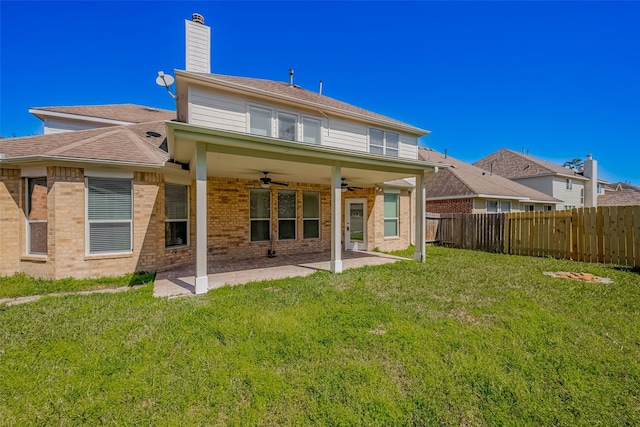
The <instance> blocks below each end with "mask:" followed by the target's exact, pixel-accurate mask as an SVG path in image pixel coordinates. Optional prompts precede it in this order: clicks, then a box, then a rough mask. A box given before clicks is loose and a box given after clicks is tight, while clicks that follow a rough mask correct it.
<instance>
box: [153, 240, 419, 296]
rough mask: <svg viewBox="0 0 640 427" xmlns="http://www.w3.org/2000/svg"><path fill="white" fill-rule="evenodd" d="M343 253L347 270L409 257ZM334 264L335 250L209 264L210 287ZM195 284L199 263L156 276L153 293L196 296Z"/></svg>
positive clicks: (304, 273)
mask: <svg viewBox="0 0 640 427" xmlns="http://www.w3.org/2000/svg"><path fill="white" fill-rule="evenodd" d="M341 255H342V268H343V270H346V269H351V268H359V267H364V266H367V265H381V264H389V263H394V262H398V261H402V260H406V258H401V257H397V256H393V255H388V254H383V253H379V252H365V251H343V252H342V254H341ZM330 264H331V252H319V253H313V254H295V255H278V256H276V257H274V258H268V257H259V258H255V259H249V260H241V261H236V262H230V263H225V264H223V265H217V266H212V265H209V269H208V274H207V279H208V280H207V281H208V289H207V290H210V289H215V288H220V287H222V286H233V285H242V284H245V283H249V282H260V281H264V280H277V279H284V278H288V277H303V276H308V275H310V274H312V273H315V272H316V271H322V270H325V271H331V268H330V267H331V266H330ZM195 284H196V269H195V266H189V267H182V268H176V269H172V270H168V271H163V272H160V273H158V274H157V275H156V279H155V282H154V284H153V296H155V297H176V296H184V295H194V294H195V293H196V288H195Z"/></svg>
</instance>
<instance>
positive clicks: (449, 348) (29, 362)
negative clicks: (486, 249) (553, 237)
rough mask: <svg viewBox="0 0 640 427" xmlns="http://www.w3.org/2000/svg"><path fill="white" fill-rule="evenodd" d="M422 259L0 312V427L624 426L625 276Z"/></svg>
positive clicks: (628, 371) (634, 375)
mask: <svg viewBox="0 0 640 427" xmlns="http://www.w3.org/2000/svg"><path fill="white" fill-rule="evenodd" d="M427 258H428V260H427V263H425V264H419V263H415V262H412V261H403V262H400V263H397V264H394V265H385V266H377V267H366V268H362V269H358V270H349V271H347V272H345V273H343V274H340V275H331V274H329V273H327V272H319V273H316V274H314V275H312V276H310V277H306V278H299V279H287V280H280V281H271V282H262V283H253V284H249V285H245V286H237V287H233V288H222V289H219V290H215V291H211V292H209V293H208V294H207V295H204V296H198V297H188V298H179V299H155V298H153V297H152V289H151V286H144V287H142V288H141V289H136V290H132V291H129V292H124V293H119V294H94V295H84V296H80V295H71V296H65V297H51V298H45V299H42V300H40V301H38V302H35V303H30V304H25V305H17V306H11V307H5V306H0V424H2V425H96V424H117V425H187V424H199V425H225V426H227V425H294V426H298V425H385V426H388V425H451V426H461V425H462V426H475V425H532V426H539V425H566V426H574V425H585V426H592V425H602V426H616V425H639V424H640V401H639V398H640V396H639V395H640V328H639V325H640V275H639V274H638V272H637V271H636V272H634V271H629V270H625V269H624V268H620V267H618V268H616V267H612V266H603V265H597V264H583V263H575V262H570V261H556V260H552V259H546V258H527V257H517V256H507V255H497V254H489V253H483V252H471V251H463V250H455V249H443V248H433V247H429V248H428V249H427ZM559 270H568V271H583V272H589V273H593V274H596V275H599V276H605V277H609V278H611V279H613V280H614V283H613V284H608V285H605V284H600V283H584V282H578V281H573V280H569V279H555V278H550V277H547V276H544V275H543V274H542V272H544V271H559Z"/></svg>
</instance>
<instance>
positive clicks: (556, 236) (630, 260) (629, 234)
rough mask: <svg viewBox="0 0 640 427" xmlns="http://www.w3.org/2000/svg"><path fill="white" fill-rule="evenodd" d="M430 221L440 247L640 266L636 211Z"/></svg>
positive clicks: (461, 216)
mask: <svg viewBox="0 0 640 427" xmlns="http://www.w3.org/2000/svg"><path fill="white" fill-rule="evenodd" d="M438 216H439V219H438V218H437V217H438ZM429 221H431V222H432V225H431V227H432V228H435V230H436V231H435V232H433V231H431V233H432V235H435V236H436V239H435V241H438V242H440V244H442V245H445V246H452V247H457V248H463V249H475V250H484V251H489V252H504V253H507V254H517V255H531V256H552V257H554V258H568V259H573V260H577V261H588V262H602V263H610V264H626V265H630V266H636V267H640V206H603V207H599V208H581V209H573V210H572V211H545V212H518V213H509V214H439V215H438V214H428V218H427V222H429ZM436 221H437V226H436V225H434V223H435V222H436ZM427 229H429V227H427ZM427 241H429V240H427Z"/></svg>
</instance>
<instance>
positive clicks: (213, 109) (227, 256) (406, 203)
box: [0, 15, 436, 293]
mask: <svg viewBox="0 0 640 427" xmlns="http://www.w3.org/2000/svg"><path fill="white" fill-rule="evenodd" d="M185 25H186V32H187V37H186V39H187V46H186V47H187V49H186V51H187V61H186V63H187V67H186V68H187V70H186V71H176V73H175V74H176V95H177V111H176V113H177V120H179V121H177V122H176V121H164V122H158V121H152V122H147V123H137V124H117V123H110V122H109V121H110V120H113V121H126V122H136V121H137V120H138V119H134V118H133V117H130V116H129V115H128V114H125V115H124V116H123V117H117V116H116V114H119V113H120V112H121V111H125V110H127V109H130V108H134V109H138V108H139V107H138V106H130V105H129V106H124V107H119V106H109V107H70V108H71V109H66V111H63V110H62V109H61V108H60V107H56V108H53V109H49V108H38V109H34V110H33V111H36V112H37V113H38V114H39V115H40V116H41V117H44V118H45V120H47V119H48V117H50V116H51V114H52V113H58V114H72V115H73V116H74V117H71V118H70V117H62V119H68V120H67V123H62V124H60V123H57V124H56V125H55V126H50V125H51V123H49V126H47V128H49V129H58V130H59V129H61V128H65V126H66V128H68V127H69V126H67V125H68V122H69V121H71V122H74V121H75V122H78V123H79V122H90V120H87V118H88V117H92V118H96V117H97V118H99V120H98V122H95V123H98V124H99V125H112V126H109V127H104V128H100V129H89V130H76V131H74V132H67V133H50V134H46V135H42V136H36V137H25V138H15V139H9V140H4V141H2V142H0V204H1V207H2V209H1V210H0V274H12V273H15V272H24V273H26V274H28V275H32V276H38V277H46V278H61V277H67V276H75V277H97V276H106V275H119V274H123V273H125V272H130V271H141V270H147V271H160V270H167V269H171V268H174V267H183V266H194V267H195V275H196V280H195V283H196V293H202V292H206V290H207V289H208V283H207V271H208V264H209V263H215V264H218V263H227V262H231V261H233V260H235V259H242V258H245V259H246V258H253V257H265V256H267V255H268V254H273V251H275V252H276V253H277V254H278V255H281V254H292V253H311V252H319V251H325V250H330V251H331V262H330V269H331V271H333V272H340V271H341V270H342V260H341V250H342V249H348V250H349V249H365V250H373V249H374V248H379V249H381V250H393V249H400V248H406V247H407V246H408V245H409V243H410V242H411V239H412V236H424V217H425V214H424V210H425V200H424V192H423V191H415V188H417V189H422V188H424V182H425V180H426V179H427V178H428V176H429V175H430V174H432V173H433V172H434V170H435V166H436V164H435V163H433V162H425V161H421V160H419V159H418V154H417V150H418V138H419V137H420V136H423V135H426V134H427V133H428V131H426V130H423V129H420V128H417V127H414V126H411V125H408V124H406V123H403V122H400V121H397V120H394V119H391V118H388V117H385V116H382V115H379V114H376V113H373V112H370V111H367V110H364V109H361V108H358V107H354V106H352V105H349V104H346V103H343V102H340V101H337V100H335V99H332V98H329V97H327V96H323V95H320V94H318V93H314V92H310V91H307V90H304V89H302V88H299V87H298V86H295V85H294V84H293V81H292V78H291V79H290V82H289V84H287V83H281V82H274V81H267V80H260V79H253V78H242V77H230V76H222V75H215V74H209V71H210V70H209V45H210V40H209V37H210V30H209V28H208V27H206V26H205V25H204V22H203V19H202V17H201V16H199V15H194V19H193V21H186V24H185ZM62 108H66V107H62ZM143 108H146V107H143ZM89 109H91V110H92V112H90V111H89ZM108 110H109V111H111V112H108ZM43 111H44V112H48V113H47V114H49V116H46V115H45V113H43ZM114 112H115V113H116V114H114ZM149 113H150V114H151V115H152V116H153V117H148V118H149V119H152V120H157V119H156V118H155V115H156V112H155V111H149ZM165 113H166V116H165ZM169 113H170V112H167V111H164V112H163V111H158V112H157V114H161V115H163V117H159V118H160V119H164V120H167V119H169V118H171V117H172V115H171V114H169ZM145 114H146V113H145ZM132 116H135V115H134V114H132ZM57 118H58V119H59V118H61V117H60V116H59V115H58V116H57ZM146 119H147V116H145V117H144V118H142V120H146ZM62 122H64V120H62ZM265 171H268V174H266V173H264V172H265ZM407 178H409V179H413V180H415V183H416V186H415V187H413V186H410V185H407V182H408V181H407ZM416 240H417V244H416V250H415V255H414V257H415V258H416V259H417V260H420V261H423V260H424V239H416Z"/></svg>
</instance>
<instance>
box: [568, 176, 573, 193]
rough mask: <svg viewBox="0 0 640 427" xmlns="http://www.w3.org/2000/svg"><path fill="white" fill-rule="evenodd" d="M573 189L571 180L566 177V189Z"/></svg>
mask: <svg viewBox="0 0 640 427" xmlns="http://www.w3.org/2000/svg"><path fill="white" fill-rule="evenodd" d="M571 189H573V181H572V180H571V179H570V178H567V190H571Z"/></svg>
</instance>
